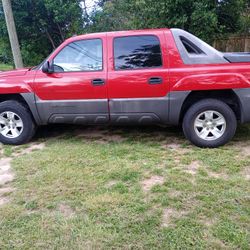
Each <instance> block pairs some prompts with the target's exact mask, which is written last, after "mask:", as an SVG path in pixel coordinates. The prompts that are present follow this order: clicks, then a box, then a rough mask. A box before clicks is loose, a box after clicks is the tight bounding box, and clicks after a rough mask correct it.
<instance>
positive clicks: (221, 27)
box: [92, 0, 248, 42]
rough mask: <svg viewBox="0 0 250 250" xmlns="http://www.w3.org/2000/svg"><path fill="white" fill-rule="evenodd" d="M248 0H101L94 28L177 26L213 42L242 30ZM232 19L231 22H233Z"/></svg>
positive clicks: (94, 17)
mask: <svg viewBox="0 0 250 250" xmlns="http://www.w3.org/2000/svg"><path fill="white" fill-rule="evenodd" d="M246 2H248V0H214V1H211V0H192V1H190V0H105V1H104V0H100V1H99V6H101V7H102V9H101V10H99V11H96V12H95V13H94V15H93V16H92V18H93V22H92V23H93V25H92V27H93V29H94V30H104V31H105V30H122V29H141V28H162V27H177V28H182V29H185V30H187V31H190V32H192V33H194V34H195V35H197V36H199V37H201V38H202V39H204V40H206V41H208V42H212V41H213V40H214V39H215V37H217V36H219V35H222V34H223V35H225V33H231V32H237V31H240V30H241V28H240V27H241V26H242V21H241V20H240V19H241V15H242V13H243V12H244V10H245V6H246ZM232 22H233V24H232Z"/></svg>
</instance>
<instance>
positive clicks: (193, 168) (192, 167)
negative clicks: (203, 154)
mask: <svg viewBox="0 0 250 250" xmlns="http://www.w3.org/2000/svg"><path fill="white" fill-rule="evenodd" d="M200 167H201V165H200V162H198V161H193V162H191V164H189V165H188V166H186V169H185V172H186V173H189V174H191V175H196V174H197V172H198V170H199V168H200Z"/></svg>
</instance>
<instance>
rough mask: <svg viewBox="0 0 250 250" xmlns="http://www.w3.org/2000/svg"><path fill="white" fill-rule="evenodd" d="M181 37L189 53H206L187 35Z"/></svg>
mask: <svg viewBox="0 0 250 250" xmlns="http://www.w3.org/2000/svg"><path fill="white" fill-rule="evenodd" d="M180 39H181V41H182V44H183V45H184V47H185V49H186V51H187V52H188V53H189V54H195V55H200V54H205V53H204V52H203V51H202V50H201V49H200V48H199V47H197V46H196V45H195V44H193V43H192V42H191V41H189V40H188V39H186V38H185V37H180Z"/></svg>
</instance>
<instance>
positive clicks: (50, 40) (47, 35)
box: [46, 31, 56, 49]
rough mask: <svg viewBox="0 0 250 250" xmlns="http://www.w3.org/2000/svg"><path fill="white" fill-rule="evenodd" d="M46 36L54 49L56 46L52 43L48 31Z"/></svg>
mask: <svg viewBox="0 0 250 250" xmlns="http://www.w3.org/2000/svg"><path fill="white" fill-rule="evenodd" d="M46 36H47V37H48V39H49V41H50V43H51V45H52V47H53V49H56V45H55V43H54V41H53V39H52V37H51V35H50V33H49V32H48V31H46Z"/></svg>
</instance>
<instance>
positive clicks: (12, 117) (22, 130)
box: [0, 101, 36, 145]
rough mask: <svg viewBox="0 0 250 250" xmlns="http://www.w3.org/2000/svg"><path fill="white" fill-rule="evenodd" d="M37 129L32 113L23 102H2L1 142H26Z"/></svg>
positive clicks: (0, 116)
mask: <svg viewBox="0 0 250 250" xmlns="http://www.w3.org/2000/svg"><path fill="white" fill-rule="evenodd" d="M8 130H9V131H8ZM35 131H36V125H35V123H34V121H33V118H32V116H31V113H30V111H29V110H28V108H26V107H25V106H24V105H23V104H21V103H20V102H17V101H4V102H2V103H0V142H2V143H3V144H10V145H20V144H24V143H26V142H28V141H30V140H31V138H32V137H33V135H34V134H35Z"/></svg>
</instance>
